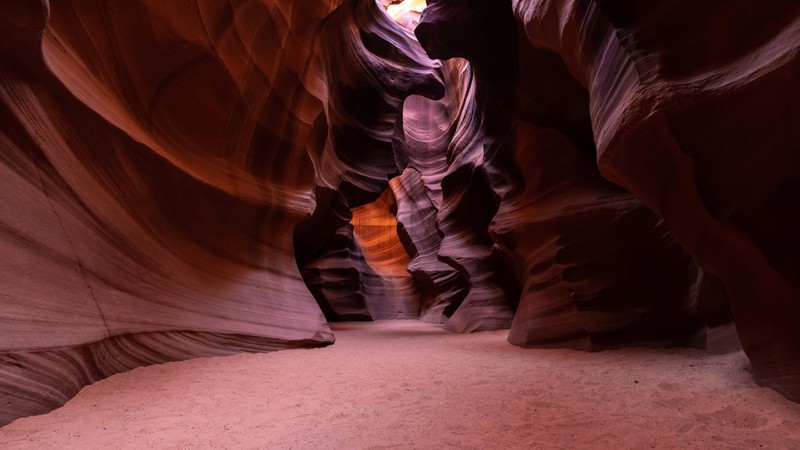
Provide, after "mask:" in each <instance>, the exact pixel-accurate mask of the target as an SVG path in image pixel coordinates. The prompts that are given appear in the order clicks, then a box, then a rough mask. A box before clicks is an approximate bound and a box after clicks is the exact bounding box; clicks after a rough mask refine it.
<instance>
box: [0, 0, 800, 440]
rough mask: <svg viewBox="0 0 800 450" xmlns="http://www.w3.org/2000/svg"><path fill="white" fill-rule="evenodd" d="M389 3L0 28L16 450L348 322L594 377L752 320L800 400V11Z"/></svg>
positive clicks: (299, 5) (6, 415)
mask: <svg viewBox="0 0 800 450" xmlns="http://www.w3.org/2000/svg"><path fill="white" fill-rule="evenodd" d="M390 3H392V2H391V1H388V0H382V1H381V2H380V3H376V2H375V1H373V0H346V1H344V0H300V1H289V0H236V1H234V0H230V1H223V2H219V1H210V0H195V1H192V2H181V3H175V2H157V1H153V0H132V1H129V2H124V3H115V4H109V3H108V2H102V1H100V0H88V1H83V0H82V1H77V0H63V1H59V2H48V1H45V0H41V1H12V2H6V3H4V4H3V5H2V6H0V57H2V60H1V61H2V63H0V125H1V127H0V150H2V151H0V192H2V194H0V196H2V205H3V207H2V209H0V254H2V255H3V256H5V258H3V260H2V262H0V286H2V287H3V294H2V296H0V306H2V308H0V425H2V424H3V423H7V422H8V421H10V420H13V419H14V418H15V417H19V416H22V415H28V414H35V413H40V412H45V411H47V410H49V409H52V408H54V407H57V406H58V405H60V404H62V403H63V402H64V401H66V399H68V398H69V397H70V396H71V395H73V394H74V393H75V392H77V390H78V389H80V388H81V386H84V385H85V384H87V383H91V382H93V381H95V380H97V379H100V378H102V377H105V376H108V375H110V374H112V373H116V372H118V371H121V370H127V369H130V368H133V367H136V366H140V365H144V364H151V363H158V362H163V361H170V360H176V359H184V358H190V357H196V356H209V355H218V354H228V353H232V352H238V351H268V350H276V349H280V348H291V347H297V346H308V345H325V344H329V343H331V342H333V336H332V334H331V332H330V329H329V328H328V326H327V324H326V319H325V316H327V317H328V318H329V319H374V318H387V317H411V316H416V315H417V314H419V315H420V317H421V318H422V319H423V320H427V321H433V322H444V323H445V324H446V327H447V328H448V329H450V330H454V331H475V330H487V329H495V328H504V327H509V326H511V327H512V331H511V334H510V337H509V338H510V340H511V341H512V342H514V343H518V344H520V345H537V346H541V345H559V346H571V347H578V348H587V349H594V348H605V347H610V346H616V345H621V344H625V343H655V344H664V343H671V344H687V345H697V344H698V342H699V341H701V340H702V339H701V338H702V331H703V329H704V325H706V326H707V327H708V330H709V332H708V338H707V342H708V345H709V347H714V348H719V349H723V348H728V347H730V345H731V341H735V340H732V339H730V331H731V327H730V323H729V320H730V318H731V316H732V317H733V318H734V319H735V322H736V328H737V330H738V333H739V337H740V338H741V343H742V345H743V346H744V348H745V350H746V351H747V353H748V355H749V357H750V358H751V361H752V363H753V371H754V375H755V377H756V379H757V380H758V381H759V382H761V383H763V384H766V385H769V386H772V387H774V388H776V389H778V390H779V391H780V392H782V393H784V394H785V395H787V396H788V397H790V398H793V399H800V331H798V328H797V326H796V324H797V323H798V319H800V306H798V305H800V303H799V302H800V263H799V262H798V261H800V259H798V255H799V254H800V238H798V237H797V233H796V229H797V228H798V225H800V219H799V218H798V217H800V216H798V214H797V207H796V205H797V204H798V201H800V197H798V195H800V194H798V193H800V170H798V167H800V153H798V152H797V151H796V149H797V148H800V135H798V134H797V132H796V130H797V129H800V126H798V125H800V123H799V122H798V117H800V116H798V115H797V113H796V111H795V109H796V108H795V107H794V106H795V105H796V104H798V102H800V90H798V88H797V86H796V81H795V80H797V79H798V75H800V53H799V52H798V50H797V49H798V48H800V6H798V5H797V4H796V2H793V1H790V0H776V1H775V2H774V4H771V5H770V8H768V9H767V8H756V7H755V6H753V4H752V2H749V1H747V0H733V1H731V2H728V3H727V4H726V5H724V7H722V6H720V7H718V8H717V7H713V8H712V7H710V6H708V5H705V6H703V5H695V4H694V3H691V2H688V0H669V1H664V2H659V4H658V5H649V6H648V5H644V4H642V3H641V2H634V1H630V0H624V1H618V2H617V1H607V0H581V1H571V0H554V1H549V0H548V1H544V0H514V1H511V0H502V1H496V2H486V1H483V0H460V1H455V0H430V1H429V4H428V7H427V8H426V9H425V10H424V12H423V13H422V15H421V16H420V15H419V14H418V11H419V9H420V8H419V5H415V6H414V8H416V9H412V8H406V9H402V8H399V9H398V11H400V12H399V13H398V15H397V20H398V22H399V24H398V23H395V22H394V21H392V20H391V18H390V17H389V16H388V15H387V14H385V13H384V11H383V10H382V9H381V8H382V7H385V6H388V5H389V4H390ZM417 3H418V2H417ZM687 11H691V14H689V13H687ZM515 15H516V19H515ZM520 23H521V26H522V28H523V29H524V37H523V41H522V46H518V45H519V42H520V40H519V36H518V34H517V33H518V30H517V25H519V24H520ZM678 24H679V25H680V26H678ZM401 25H402V26H401ZM415 26H416V27H417V28H416V30H415V31H413V32H412V29H413V28H414V27H415ZM741 30H746V31H747V32H741ZM415 37H418V38H419V42H417V40H416V38H415ZM528 40H529V41H530V43H531V44H532V45H533V46H534V47H535V48H531V47H530V45H527V44H526V41H528ZM543 49H548V50H547V51H545V50H543ZM531 52H533V53H535V55H534V56H532V54H531ZM437 59H442V60H444V61H438V60H437ZM559 65H560V66H559ZM556 66H558V69H557V70H555V69H554V68H555V67H556ZM554 70H555V71H554ZM532 87H533V88H535V89H531V88H532ZM595 164H596V165H595ZM598 166H599V174H600V175H598V171H597V167H598ZM601 176H602V177H604V178H606V179H608V180H610V181H611V182H613V183H616V184H617V185H619V186H615V185H612V184H610V183H609V182H607V181H604V180H603V179H601ZM392 177H394V179H392V180H391V181H390V179H391V178H392ZM620 186H621V187H620ZM389 189H390V190H389ZM395 203H396V205H395ZM646 208H647V209H646ZM648 209H649V210H651V211H652V212H654V213H655V215H653V214H652V213H651V212H649V211H648ZM658 217H660V218H661V219H663V221H662V220H659V219H658ZM395 228H396V230H395ZM395 233H396V234H395ZM670 233H672V234H670ZM673 236H674V238H673ZM678 244H680V246H681V247H683V248H685V250H686V252H687V253H688V254H689V255H690V256H691V258H692V259H694V261H696V263H697V265H695V263H694V262H693V261H692V260H691V259H690V258H689V257H687V255H686V254H685V253H683V251H682V250H681V249H680V248H679V246H678ZM404 251H405V252H406V253H408V258H409V259H408V260H407V261H406V259H405V258H406V257H405V256H404ZM404 266H406V269H407V271H408V272H410V274H408V273H407V272H404ZM698 266H699V268H698ZM520 288H522V294H520ZM518 303H519V307H518V306H517V304H518ZM517 307H518V308H519V309H517ZM323 313H324V314H323ZM515 314H516V315H515ZM701 317H702V319H703V320H704V321H705V324H703V323H702V321H701V319H700V318H701Z"/></svg>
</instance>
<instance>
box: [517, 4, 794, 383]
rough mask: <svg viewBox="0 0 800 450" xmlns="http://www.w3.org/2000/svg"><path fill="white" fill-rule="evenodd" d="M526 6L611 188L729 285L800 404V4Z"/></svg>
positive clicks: (763, 371)
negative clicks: (584, 101)
mask: <svg viewBox="0 0 800 450" xmlns="http://www.w3.org/2000/svg"><path fill="white" fill-rule="evenodd" d="M514 7H515V11H516V14H517V16H518V17H519V18H520V19H521V20H522V22H523V24H524V27H525V31H526V33H527V36H528V37H529V38H530V40H531V42H532V43H533V45H535V46H537V47H546V48H549V49H552V50H553V51H555V52H556V53H558V54H559V55H561V57H562V58H563V59H564V61H565V63H566V66H567V67H568V69H569V71H570V73H571V74H572V75H573V76H574V77H575V78H576V79H577V80H578V81H579V82H580V84H581V85H582V86H583V87H584V88H585V89H586V91H587V92H588V94H589V97H590V99H591V118H592V128H593V130H594V136H595V141H596V143H597V153H598V163H599V167H600V170H601V172H602V174H603V176H605V177H606V178H608V179H610V180H611V181H613V182H615V183H618V184H620V185H621V186H623V187H625V188H626V189H628V190H629V191H630V192H632V193H633V194H634V195H636V196H637V197H638V198H639V199H641V200H642V202H643V203H644V204H645V205H647V206H648V207H649V208H650V209H652V210H653V211H654V212H656V213H657V214H658V215H659V216H661V217H662V218H663V219H664V221H665V223H666V224H667V226H669V228H670V230H671V231H672V232H673V234H674V235H675V237H676V238H677V239H678V241H679V242H680V243H681V245H682V246H683V247H684V248H685V249H686V250H687V251H688V253H689V254H690V255H691V256H692V257H693V258H694V259H695V260H696V261H697V262H698V263H699V265H700V266H701V267H702V268H703V270H704V271H706V272H708V273H709V274H711V275H713V276H714V277H715V278H716V279H718V280H719V281H720V282H721V283H722V285H723V286H724V287H725V290H726V291H727V294H728V296H729V297H730V302H731V306H732V310H733V315H734V318H735V320H736V328H737V330H738V333H739V337H740V339H741V342H742V345H743V347H744V349H745V351H746V352H747V354H748V356H749V358H750V360H751V362H752V363H753V373H754V376H755V378H756V380H757V381H759V382H760V383H762V384H764V385H768V386H771V387H774V388H775V389H777V390H779V391H780V392H782V393H783V394H785V395H786V396H788V397H790V398H792V399H800V331H798V328H797V326H796V324H797V323H798V319H800V282H799V281H798V277H797V273H798V271H797V268H798V261H800V258H798V256H800V252H799V251H798V242H800V241H798V237H797V233H796V232H794V231H793V230H795V229H796V228H797V224H798V222H797V221H798V214H797V208H796V205H797V204H798V200H800V199H798V193H800V171H799V170H798V168H799V167H800V153H799V152H797V151H796V149H797V148H800V135H798V134H797V131H796V130H797V129H798V123H800V121H798V115H797V113H796V108H795V107H794V105H796V104H797V103H798V101H799V100H800V90H798V89H797V83H796V82H795V81H794V80H796V79H798V75H800V53H798V50H797V49H798V48H800V5H798V4H797V2H793V1H788V0H787V1H778V2H775V3H774V4H771V5H770V8H769V9H763V8H757V7H756V6H755V5H754V4H753V3H752V2H747V1H733V2H729V3H726V4H725V6H724V7H723V8H716V7H714V8H712V7H711V6H709V5H705V6H699V7H695V5H694V4H692V5H691V6H690V5H689V2H686V1H671V2H662V3H661V4H659V5H657V6H655V5H654V6H650V7H646V6H645V5H643V4H638V3H636V2H611V1H586V2H549V1H539V0H518V1H515V2H514ZM690 9H691V11H692V13H691V14H687V11H688V10H690ZM676 24H680V26H677V25H676ZM790 205H793V206H790Z"/></svg>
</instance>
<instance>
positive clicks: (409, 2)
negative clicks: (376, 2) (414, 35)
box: [384, 0, 428, 31]
mask: <svg viewBox="0 0 800 450" xmlns="http://www.w3.org/2000/svg"><path fill="white" fill-rule="evenodd" d="M384 4H386V2H384ZM426 6H428V5H427V4H426V3H425V0H400V1H397V0H395V1H392V2H389V4H388V5H386V13H387V14H389V17H391V18H392V19H394V21H395V22H397V23H399V24H400V26H402V27H403V28H406V29H408V30H412V31H413V30H414V28H416V27H417V24H418V23H419V18H420V16H421V15H422V11H424V10H425V7H426Z"/></svg>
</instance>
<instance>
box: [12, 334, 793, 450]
mask: <svg viewBox="0 0 800 450" xmlns="http://www.w3.org/2000/svg"><path fill="white" fill-rule="evenodd" d="M334 331H335V332H336V336H337V342H336V344H335V345H333V346H331V347H328V348H324V349H315V350H290V351H283V352H276V353H270V354H257V355H249V354H248V355H238V356H233V357H226V358H208V359H201V360H193V361H185V362H178V363H170V364H163V365H160V366H151V367H143V368H139V369H136V370H133V371H131V372H127V373H123V374H120V375H116V376H113V377H111V378H109V379H106V380H103V381H100V382H98V383H95V384H94V385H92V386H89V387H87V388H85V389H84V390H83V391H81V392H80V394H79V395H78V396H77V397H75V398H74V399H72V400H71V401H70V402H69V403H67V405H66V406H64V407H63V408H60V409H58V410H56V411H53V412H52V413H50V414H47V415H43V416H38V417H29V418H24V419H19V420H17V421H15V422H14V423H12V424H10V425H8V426H6V427H5V428H2V429H0V448H3V449H11V448H36V449H44V448H59V449H61V448H81V449H90V448H235V449H238V448H281V449H284V448H285V449H288V448H303V449H305V448H313V449H321V448H346V449H355V448H398V449H400V448H403V449H405V448H431V449H433V448H437V449H438V448H486V449H489V448H491V449H496V448H575V447H579V448H580V447H583V448H595V449H597V448H626V447H627V448H685V447H691V448H702V449H706V448H759V447H762V446H763V448H769V449H776V448H800V405H798V404H794V403H791V402H788V401H786V400H785V399H783V398H782V397H781V396H779V395H778V394H776V393H774V392H772V391H770V390H768V389H762V388H759V387H757V386H756V385H754V384H753V382H752V381H751V380H750V376H749V373H748V362H747V359H746V358H745V357H744V355H743V354H742V353H736V354H732V355H725V356H714V355H708V354H706V353H704V352H701V351H695V350H685V349H684V350H645V349H628V350H621V351H609V352H601V353H592V354H589V353H582V352H574V351H567V350H523V349H520V348H517V347H514V346H511V345H509V344H508V343H506V342H505V335H506V333H505V332H503V331H500V332H487V333H478V334H471V335H455V334H449V333H446V332H443V331H440V330H439V329H438V327H436V326H432V325H426V324H423V323H420V322H415V321H392V322H376V323H359V324H354V323H347V324H339V325H337V326H336V327H335V330H334Z"/></svg>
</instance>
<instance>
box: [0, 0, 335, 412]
mask: <svg viewBox="0 0 800 450" xmlns="http://www.w3.org/2000/svg"><path fill="white" fill-rule="evenodd" d="M23 3H24V5H23ZM212 3H213V4H212ZM300 3H303V5H300V4H299V3H297V4H296V5H295V6H292V7H291V8H287V7H286V5H275V4H272V5H270V4H262V3H258V2H243V3H235V4H234V3H222V4H220V3H219V2H198V3H192V4H188V8H187V5H186V4H181V5H178V4H172V3H165V2H126V3H125V4H124V5H123V4H115V5H106V4H105V3H102V2H70V1H63V2H53V3H51V4H48V3H40V4H37V3H36V2H12V3H10V4H4V5H3V6H2V7H0V9H2V14H0V17H2V18H4V19H2V20H4V26H2V27H0V29H2V30H3V31H2V34H3V36H2V37H3V39H2V41H3V42H4V43H7V42H15V41H16V42H20V44H19V46H13V47H10V48H9V46H4V47H3V49H2V51H3V52H4V54H3V60H4V63H3V67H2V75H0V117H2V132H0V146H2V152H0V155H2V156H1V157H0V158H1V160H2V164H0V171H2V177H0V184H2V189H0V190H2V192H3V193H4V194H3V208H2V210H0V236H1V237H2V238H1V239H0V246H1V250H0V254H2V255H3V256H4V258H3V263H2V270H0V274H2V275H0V277H1V278H0V283H2V286H3V287H4V293H3V296H2V303H3V307H2V308H0V324H2V332H1V333H0V336H1V337H0V352H2V361H3V363H2V364H0V398H2V401H0V423H7V422H8V421H10V420H12V419H13V418H15V417H18V416H21V415H28V414H34V413H41V412H45V411H47V410H49V409H52V408H53V407H56V406H58V405H60V404H61V403H63V402H64V401H65V400H66V399H67V398H69V397H70V396H71V395H73V394H74V393H75V392H77V391H78V390H79V389H80V388H81V387H82V386H83V385H85V384H87V383H90V382H92V381H94V380H97V379H99V378H102V377H104V376H108V375H110V374H112V373H115V372H117V371H120V370H125V369H129V368H132V367H136V366H139V365H143V364H152V363H159V362H164V361H169V360H174V359H184V358H189V357H194V356H208V355H214V354H229V353H232V352H236V351H242V350H245V351H266V350H274V349H279V348H288V347H296V346H298V345H323V344H328V343H331V342H333V335H332V334H331V332H330V330H329V329H328V326H327V324H326V323H325V320H324V318H323V316H322V314H321V312H320V310H319V308H318V306H317V305H316V303H315V302H314V300H313V298H312V297H311V295H310V294H309V292H308V289H307V288H306V286H305V285H304V284H303V282H302V279H301V277H300V274H299V272H298V270H297V268H296V265H295V263H294V257H293V249H292V235H293V232H294V228H295V226H296V224H297V223H298V222H300V221H301V220H303V218H304V217H305V216H307V215H308V214H310V212H311V210H312V209H313V203H314V202H313V190H314V180H315V174H314V170H313V166H312V164H311V161H310V159H309V158H308V155H307V149H306V144H307V142H306V141H305V140H306V136H307V135H308V134H309V131H310V129H311V124H312V123H313V121H314V118H315V116H316V115H317V114H318V113H319V112H321V111H322V109H323V107H322V106H323V105H322V103H321V102H320V101H319V100H317V99H316V98H315V97H313V96H312V95H310V94H309V91H310V89H309V87H307V86H306V85H305V84H304V83H305V81H304V74H303V62H302V61H293V62H292V59H291V58H293V57H287V55H292V54H301V55H302V54H309V53H310V51H309V49H310V45H311V39H312V37H313V30H310V29H308V28H307V27H296V29H295V28H290V26H289V23H290V22H291V19H292V16H293V15H295V14H296V13H297V11H298V10H300V8H302V11H303V16H302V17H303V19H304V20H305V21H307V22H308V23H309V24H313V23H314V22H319V21H321V20H322V18H324V17H325V16H326V15H327V14H328V12H329V11H330V10H331V9H332V7H333V6H334V5H332V4H330V3H328V2H319V1H313V2H312V1H308V2H300ZM287 14H288V16H287ZM10 17H16V18H17V19H15V20H13V21H9V20H7V19H5V18H10ZM298 17H299V16H296V17H295V20H297V18H298ZM5 24H9V25H10V26H5ZM22 24H25V25H24V26H23V25H22ZM27 24H36V26H28V25H27ZM43 29H44V32H43ZM273 148H281V149H282V150H281V151H278V152H276V151H274V150H272V149H273Z"/></svg>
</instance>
